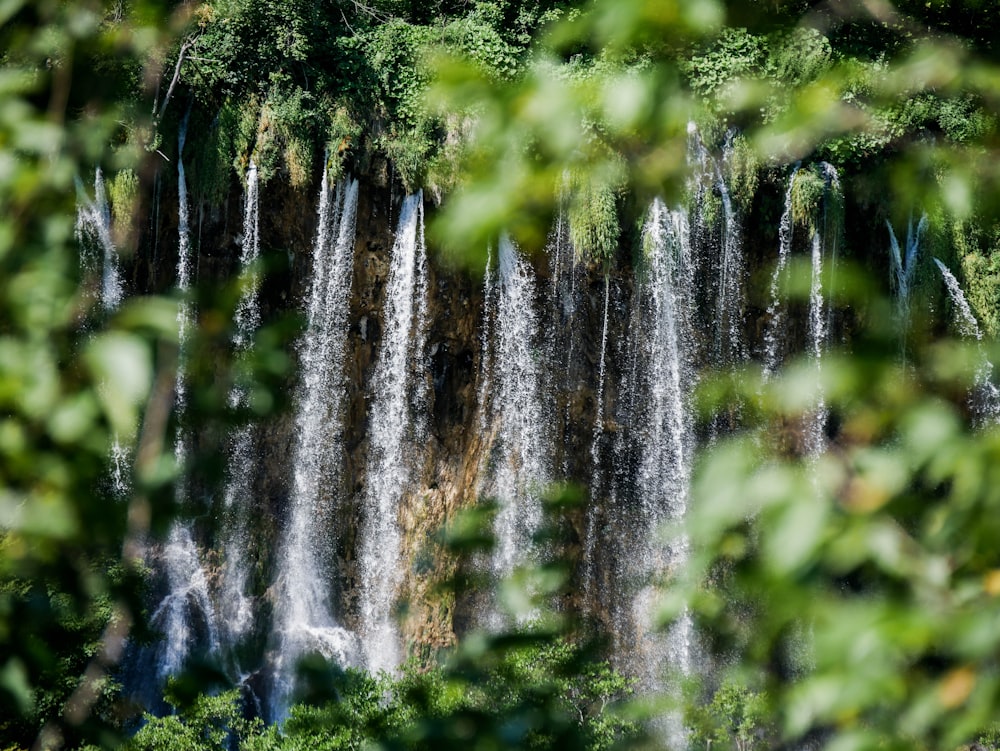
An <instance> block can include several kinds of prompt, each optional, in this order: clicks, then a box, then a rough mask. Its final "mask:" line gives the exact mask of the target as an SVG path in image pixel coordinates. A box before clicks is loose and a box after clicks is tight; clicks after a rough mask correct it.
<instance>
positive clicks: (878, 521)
mask: <svg viewBox="0 0 1000 751" xmlns="http://www.w3.org/2000/svg"><path fill="white" fill-rule="evenodd" d="M881 310H882V308H875V309H873V310H871V311H870V312H869V313H868V315H869V316H870V320H873V321H877V320H878V318H879V316H880V315H881V313H880V311H881ZM879 331H885V329H881V328H880V327H879V326H878V325H877V324H876V325H873V327H872V329H871V330H869V331H868V332H867V334H868V336H871V337H873V338H870V339H869V338H862V340H860V341H856V342H855V344H854V346H855V347H856V348H857V350H858V351H860V352H864V353H866V354H865V356H855V357H850V358H849V357H830V358H827V359H826V360H825V361H824V365H823V372H822V388H823V391H824V394H825V398H826V400H827V405H828V407H829V408H830V409H831V410H832V413H833V414H834V415H835V420H836V421H835V425H836V426H837V427H836V429H835V430H833V432H832V433H831V435H830V442H831V443H830V450H829V451H827V452H825V453H824V454H823V455H822V456H820V457H818V458H817V459H815V460H809V461H803V460H802V458H801V457H799V456H796V455H795V453H794V452H789V451H788V447H787V445H783V443H782V441H781V436H782V433H783V431H782V430H781V429H780V426H782V425H784V426H794V425H796V424H797V421H798V420H801V419H807V418H805V416H806V415H808V412H809V410H810V409H812V406H811V404H812V400H813V399H814V398H815V393H816V392H815V388H816V385H815V384H816V381H815V375H814V373H815V371H812V373H810V370H811V366H810V365H809V364H808V363H805V362H803V363H801V364H800V365H798V366H795V367H791V368H789V369H788V370H787V372H786V374H785V375H784V376H783V377H782V378H781V379H779V381H778V382H773V383H768V384H761V383H755V382H754V381H753V379H746V380H745V381H744V382H743V383H742V384H740V385H739V386H738V389H739V394H740V396H739V398H740V399H743V400H745V401H744V402H743V403H744V404H745V405H747V412H746V414H748V415H749V414H751V413H752V414H754V415H755V419H754V420H752V423H753V425H754V427H753V428H751V429H749V430H748V431H746V432H745V433H743V434H740V435H737V436H734V437H733V438H731V439H729V440H727V441H725V442H723V443H721V444H720V445H718V446H717V447H716V448H714V449H713V450H711V451H710V452H709V453H708V455H707V456H706V457H705V458H704V460H703V462H702V464H701V466H700V467H699V470H698V473H697V479H696V481H695V485H694V489H693V501H692V506H691V516H690V518H689V520H688V523H687V524H686V531H687V534H688V535H689V537H690V542H691V545H692V550H693V551H695V553H694V556H693V560H692V566H691V569H690V570H689V571H688V572H687V576H689V577H690V578H686V579H685V582H686V585H687V586H688V587H689V589H688V591H687V596H688V597H687V600H686V602H687V604H688V606H689V607H691V608H693V610H694V612H696V613H697V614H698V616H699V618H700V619H701V622H702V625H703V628H704V629H705V631H706V633H708V634H711V637H712V639H713V640H714V643H715V646H716V648H717V649H718V650H719V651H720V653H721V654H722V655H724V656H725V658H726V659H730V660H736V661H738V662H739V663H740V664H741V666H742V667H743V669H744V670H747V671H752V672H756V673H757V674H759V675H764V676H766V682H765V685H766V692H767V694H768V695H769V696H770V697H771V698H772V705H773V707H774V720H775V722H776V727H777V728H779V730H780V732H781V734H782V736H783V738H784V739H785V741H786V742H791V743H795V742H796V740H795V739H801V738H803V737H805V736H806V735H808V734H810V733H819V732H825V733H826V734H827V737H828V739H829V744H830V745H829V747H831V748H833V747H838V748H839V747H849V748H873V749H874V748H954V747H955V746H957V745H958V744H959V743H961V742H963V741H965V740H967V739H969V738H973V737H975V736H976V734H977V733H979V732H981V731H982V730H983V729H984V728H986V727H988V725H989V724H990V723H992V722H993V711H994V707H995V703H996V701H997V696H998V692H1000V684H998V681H997V677H996V673H995V669H994V666H993V661H994V655H995V650H996V647H997V642H996V636H995V635H993V629H992V627H991V626H990V625H989V624H990V623H992V621H993V619H994V618H995V611H996V602H995V600H996V594H995V593H996V591H997V590H996V589H995V586H994V585H995V582H994V579H993V576H994V572H995V571H996V567H997V565H998V560H997V556H996V552H995V549H994V546H993V543H992V542H991V541H992V539H993V535H994V534H995V533H996V530H994V529H993V527H994V524H993V522H992V519H993V518H994V516H995V506H996V505H997V503H998V502H1000V497H998V496H997V493H996V492H995V490H994V488H995V487H996V485H995V481H994V479H993V475H994V474H995V471H996V470H995V467H996V466H997V456H996V454H997V451H998V448H1000V443H998V441H997V434H996V431H995V429H992V428H991V429H990V430H988V431H986V432H978V431H975V430H974V429H972V428H971V427H970V425H969V422H968V420H967V419H965V418H964V417H963V415H962V412H963V410H964V409H965V407H964V404H963V402H964V400H965V398H966V394H967V393H968V392H967V389H968V386H969V383H970V380H971V373H972V372H973V371H974V370H975V368H976V367H978V365H977V361H978V356H977V355H976V353H975V350H974V349H972V350H965V349H963V348H962V347H961V346H960V345H955V344H953V343H947V342H938V343H936V344H933V345H929V346H926V347H922V348H918V349H917V351H915V352H914V353H913V356H914V362H913V363H911V364H904V363H902V362H899V361H898V360H897V359H896V358H893V357H885V356H881V355H879V354H877V353H879V352H882V353H884V352H890V351H898V349H897V348H895V347H889V346H887V342H886V341H885V340H883V339H881V338H880V336H881V334H879V333H878V332H879ZM904 373H906V375H904ZM901 384H905V385H904V386H903V387H900V385H901ZM755 394H756V396H755ZM794 429H795V428H794V427H786V428H785V430H794ZM675 607H676V604H671V606H670V609H671V610H674V608H675ZM840 744H845V746H841V745H840Z"/></svg>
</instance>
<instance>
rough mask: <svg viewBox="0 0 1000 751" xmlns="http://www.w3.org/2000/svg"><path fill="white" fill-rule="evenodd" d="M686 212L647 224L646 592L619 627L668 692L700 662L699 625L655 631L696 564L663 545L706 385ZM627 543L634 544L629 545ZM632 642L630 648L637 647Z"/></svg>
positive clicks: (671, 727)
mask: <svg viewBox="0 0 1000 751" xmlns="http://www.w3.org/2000/svg"><path fill="white" fill-rule="evenodd" d="M688 226H689V225H688V221H687V218H686V216H685V215H684V214H683V213H682V212H680V211H668V210H667V208H666V206H665V205H664V204H663V202H662V201H659V200H657V201H655V202H654V203H653V205H652V206H651V207H650V210H649V214H648V216H647V219H646V223H645V226H644V228H643V249H644V273H643V275H642V277H641V281H640V283H639V286H638V287H637V289H636V293H635V294H636V297H635V302H634V306H633V321H632V327H631V336H632V337H633V342H632V346H633V350H632V357H633V358H634V365H633V369H632V376H631V379H630V382H629V383H628V384H627V388H628V389H629V390H630V391H631V392H632V407H631V409H632V414H631V415H630V420H629V422H630V425H629V427H630V430H631V431H632V440H634V441H635V443H636V453H637V472H636V477H635V479H634V487H633V491H632V492H633V493H634V502H635V504H636V506H635V511H634V519H633V521H632V525H631V526H632V529H631V531H630V532H629V533H628V534H629V536H630V539H629V544H630V551H631V552H630V555H629V556H628V562H627V564H626V567H625V571H624V578H625V581H626V582H631V583H632V584H631V586H633V587H636V589H635V590H633V594H632V595H631V597H632V599H631V604H630V605H629V606H628V607H627V608H619V610H618V615H617V617H616V622H615V623H614V624H613V627H614V629H615V631H616V632H617V638H619V639H621V635H628V634H631V637H630V638H629V639H628V640H627V641H626V643H625V644H623V645H621V651H622V652H624V653H625V655H626V662H627V663H629V668H630V669H631V671H633V672H634V674H636V675H637V676H639V678H640V681H641V683H642V684H644V686H645V687H646V688H647V689H654V690H660V689H663V687H664V686H663V683H662V681H663V673H664V672H665V671H667V670H672V671H674V672H679V673H681V674H688V673H689V672H690V671H691V666H692V659H693V657H692V649H693V642H694V635H693V625H692V623H691V620H690V618H688V617H687V616H685V617H683V618H681V619H679V621H678V622H677V623H676V624H675V625H674V627H673V628H672V630H671V631H670V632H669V633H667V634H662V633H659V632H658V631H657V630H656V627H655V609H656V602H657V599H658V597H657V585H658V583H659V581H660V580H661V579H662V578H663V577H665V576H668V575H669V574H670V572H671V571H675V570H676V569H677V568H678V567H680V566H682V565H683V564H684V562H685V561H686V560H687V556H688V549H687V542H686V540H685V539H684V538H683V537H676V538H674V539H672V540H670V541H669V542H668V543H664V542H661V541H659V540H658V539H657V537H658V533H659V531H660V528H661V527H662V526H663V525H664V524H666V523H670V522H672V523H677V522H679V521H681V520H683V518H684V516H685V514H686V511H687V499H688V493H689V485H690V477H691V470H692V466H693V458H694V451H695V448H696V440H695V434H694V425H693V417H692V408H691V403H690V402H691V393H692V389H693V386H694V383H695V381H696V370H695V353H696V346H695V337H694V332H693V326H694V323H695V317H694V315H695V308H694V300H693V298H692V291H693V290H694V266H693V258H692V248H691V243H690V232H689V229H688ZM623 542H624V541H623ZM629 642H630V643H629ZM662 730H663V732H664V733H665V734H666V736H667V738H668V739H669V740H670V741H671V742H672V743H673V744H675V745H677V746H682V745H683V738H684V730H683V726H682V723H681V721H680V718H679V717H670V718H667V721H666V725H665V727H663V728H662Z"/></svg>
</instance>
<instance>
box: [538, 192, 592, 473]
mask: <svg viewBox="0 0 1000 751" xmlns="http://www.w3.org/2000/svg"><path fill="white" fill-rule="evenodd" d="M548 253H549V257H550V263H549V272H550V284H549V300H548V310H547V311H546V313H547V317H546V318H545V319H544V320H545V327H546V329H547V335H546V346H547V348H548V356H547V358H546V361H547V363H548V365H549V367H548V369H547V375H548V376H550V377H551V378H552V386H554V387H555V388H553V389H546V392H547V393H553V392H554V391H555V390H556V389H561V390H562V392H563V393H564V395H565V398H564V404H563V408H562V412H561V415H560V414H558V410H556V409H555V408H554V405H553V412H552V414H553V417H556V418H557V420H558V422H557V424H556V425H554V426H553V427H552V432H553V436H554V437H556V438H559V437H560V436H561V437H562V440H561V441H558V442H557V443H556V444H555V445H554V446H553V448H554V449H556V448H557V447H558V448H559V449H561V457H560V456H553V457H552V461H553V463H556V462H559V463H560V469H561V470H562V477H563V478H569V477H571V476H572V471H571V467H570V458H571V457H570V451H569V450H568V448H569V444H570V442H571V441H570V438H569V436H570V431H572V430H573V424H572V407H573V397H574V396H575V394H576V393H577V392H578V391H579V389H580V388H581V385H582V384H581V379H580V371H579V368H580V351H581V350H582V349H583V344H582V342H580V341H578V340H579V339H580V334H581V332H580V326H579V323H578V317H577V312H578V310H579V309H580V307H581V299H580V298H581V297H582V295H581V291H582V288H583V281H582V277H583V276H584V271H583V264H582V263H580V262H579V260H578V259H577V257H576V249H575V248H574V247H573V243H572V241H571V240H570V232H569V219H568V214H567V209H566V206H565V201H564V203H563V205H562V206H561V207H560V211H559V214H558V215H557V217H556V222H555V226H554V227H553V231H552V233H551V235H550V238H549V243H548Z"/></svg>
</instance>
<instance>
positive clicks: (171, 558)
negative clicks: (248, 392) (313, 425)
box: [152, 117, 219, 683]
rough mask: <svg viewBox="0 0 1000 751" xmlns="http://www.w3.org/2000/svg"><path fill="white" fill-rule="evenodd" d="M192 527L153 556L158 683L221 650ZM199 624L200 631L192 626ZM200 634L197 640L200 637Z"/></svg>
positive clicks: (185, 334) (176, 527)
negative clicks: (159, 636)
mask: <svg viewBox="0 0 1000 751" xmlns="http://www.w3.org/2000/svg"><path fill="white" fill-rule="evenodd" d="M186 134H187V118H186V117H185V118H184V120H183V121H182V123H181V127H180V129H179V131H178V135H177V199H178V207H177V216H178V224H177V232H178V250H177V290H178V292H179V293H180V294H181V302H180V306H179V307H178V312H177V329H178V347H179V353H178V362H177V373H176V375H175V377H174V411H175V413H176V415H177V429H176V433H175V436H174V458H175V461H176V463H177V466H178V467H179V470H180V471H179V475H178V478H177V483H176V489H175V495H176V502H177V505H178V506H183V505H184V504H185V503H187V501H188V487H187V478H186V472H185V464H186V462H187V455H188V442H189V440H190V438H189V436H188V434H187V430H186V426H185V413H186V411H187V373H186V369H187V356H188V346H189V339H190V335H191V334H190V332H191V329H192V328H193V326H194V310H193V306H192V304H191V302H190V301H189V300H188V296H189V294H190V290H191V241H190V222H189V206H188V196H187V182H186V178H185V173H184V158H183V154H184V141H185V138H186ZM192 526H193V525H192V523H191V522H190V521H185V520H183V519H175V520H174V521H173V522H172V524H171V527H170V532H169V534H168V537H167V543H166V546H165V547H163V548H162V550H161V551H160V553H159V554H158V556H157V554H155V553H154V557H157V558H158V560H159V571H160V573H161V574H162V577H163V580H164V583H165V586H166V594H165V595H164V597H163V599H162V600H161V601H160V604H159V605H158V606H157V608H156V609H155V610H154V616H153V619H152V622H153V625H154V626H155V627H156V628H158V629H160V630H161V631H163V633H164V642H163V644H161V645H160V648H159V650H158V652H157V655H156V658H155V659H156V677H157V679H158V681H160V682H161V683H162V681H163V680H165V679H166V678H167V677H169V676H171V675H173V674H175V673H176V672H177V671H179V670H180V669H181V668H182V667H183V665H184V662H185V660H186V659H187V658H188V655H189V654H190V653H191V651H192V650H194V649H195V648H197V647H198V646H204V647H206V648H207V649H208V650H209V651H210V652H212V653H215V652H217V651H218V649H219V639H218V634H217V625H216V623H217V621H216V617H215V612H214V608H213V606H212V601H211V599H210V598H209V597H208V591H207V585H206V579H205V574H204V571H203V570H202V567H201V565H200V563H199V560H198V549H197V546H196V545H195V542H194V535H193V532H192ZM194 623H201V624H203V625H204V628H203V629H202V630H201V631H200V632H199V631H196V630H195V629H194V627H193V624H194ZM199 634H200V635H201V638H200V639H199V638H198V636H199Z"/></svg>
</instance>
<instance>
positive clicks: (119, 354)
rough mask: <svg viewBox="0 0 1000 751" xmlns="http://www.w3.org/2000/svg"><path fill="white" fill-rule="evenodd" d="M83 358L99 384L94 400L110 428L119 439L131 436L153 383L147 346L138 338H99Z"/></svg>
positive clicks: (115, 334) (119, 335) (116, 335)
mask: <svg viewBox="0 0 1000 751" xmlns="http://www.w3.org/2000/svg"><path fill="white" fill-rule="evenodd" d="M85 358H86V362H87V365H88V367H89V368H90V371H91V373H92V375H93V377H94V380H95V381H96V382H97V383H98V388H97V396H98V399H99V400H100V402H101V406H102V407H103V408H104V412H105V414H106V415H107V417H108V421H109V422H110V423H111V427H112V428H113V429H114V431H115V432H116V433H118V434H119V435H122V436H129V435H132V434H133V432H134V431H135V430H136V427H137V425H138V422H139V409H140V406H141V405H142V403H143V401H144V400H145V398H146V396H147V395H148V394H149V390H150V387H151V385H152V381H153V365H152V359H151V355H150V351H149V348H148V346H147V345H146V343H145V342H144V341H143V340H142V339H141V338H139V337H138V336H133V335H129V334H124V333H121V332H112V333H107V334H101V335H99V336H97V337H95V338H94V340H93V341H92V342H91V343H90V345H89V346H88V347H87V350H86V353H85Z"/></svg>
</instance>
